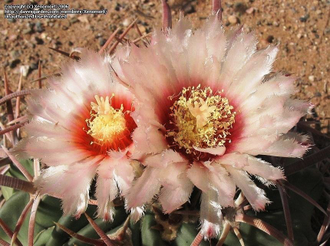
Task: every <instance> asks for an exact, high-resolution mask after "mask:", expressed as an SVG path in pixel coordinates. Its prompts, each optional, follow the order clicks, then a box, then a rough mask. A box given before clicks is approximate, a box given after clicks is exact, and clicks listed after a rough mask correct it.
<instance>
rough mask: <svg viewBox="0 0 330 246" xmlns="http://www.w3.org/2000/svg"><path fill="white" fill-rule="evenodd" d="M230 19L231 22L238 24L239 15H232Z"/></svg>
mask: <svg viewBox="0 0 330 246" xmlns="http://www.w3.org/2000/svg"><path fill="white" fill-rule="evenodd" d="M228 21H229V23H230V24H236V23H237V17H236V16H235V15H230V16H229V17H228Z"/></svg>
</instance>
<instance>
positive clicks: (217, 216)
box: [200, 190, 222, 239]
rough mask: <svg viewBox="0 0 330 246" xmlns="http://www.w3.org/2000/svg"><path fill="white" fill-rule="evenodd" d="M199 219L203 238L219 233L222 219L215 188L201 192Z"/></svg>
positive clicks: (212, 236)
mask: <svg viewBox="0 0 330 246" xmlns="http://www.w3.org/2000/svg"><path fill="white" fill-rule="evenodd" d="M201 200H202V202H201V208H200V209H201V212H200V221H201V224H202V228H201V233H202V235H203V236H204V238H205V239H209V238H214V237H216V236H217V235H218V234H219V233H220V225H221V220H222V213H221V207H220V205H219V204H218V202H217V201H218V200H219V198H218V195H217V192H216V191H215V190H209V191H208V192H203V193H202V198H201Z"/></svg>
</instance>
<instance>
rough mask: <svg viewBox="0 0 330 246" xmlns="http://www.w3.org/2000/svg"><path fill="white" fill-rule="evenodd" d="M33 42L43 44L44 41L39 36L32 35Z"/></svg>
mask: <svg viewBox="0 0 330 246" xmlns="http://www.w3.org/2000/svg"><path fill="white" fill-rule="evenodd" d="M34 42H35V43H36V44H43V43H44V41H43V40H42V39H41V38H39V37H34Z"/></svg>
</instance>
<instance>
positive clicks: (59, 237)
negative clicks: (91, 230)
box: [46, 206, 96, 246]
mask: <svg viewBox="0 0 330 246" xmlns="http://www.w3.org/2000/svg"><path fill="white" fill-rule="evenodd" d="M95 212H96V206H88V208H87V211H86V213H87V214H88V215H90V216H93V214H94V213H95ZM57 223H59V224H61V225H63V226H65V227H66V228H69V229H70V230H72V231H79V230H80V229H82V228H83V227H85V226H86V225H87V224H88V220H87V219H86V217H85V216H84V215H82V216H80V218H79V219H75V218H74V217H73V216H62V217H61V218H60V219H59V220H58V221H57ZM69 239H70V236H69V235H68V234H67V233H66V232H64V231H63V230H61V229H60V228H59V227H58V226H56V227H55V228H54V230H53V232H52V235H51V237H50V239H49V241H48V242H47V244H46V245H47V246H57V245H63V243H65V242H67V241H68V240H69Z"/></svg>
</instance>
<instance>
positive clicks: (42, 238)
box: [33, 226, 55, 246]
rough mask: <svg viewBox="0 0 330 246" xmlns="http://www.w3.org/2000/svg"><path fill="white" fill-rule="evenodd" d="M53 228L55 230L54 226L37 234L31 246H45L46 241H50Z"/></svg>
mask: <svg viewBox="0 0 330 246" xmlns="http://www.w3.org/2000/svg"><path fill="white" fill-rule="evenodd" d="M54 228H55V226H52V227H49V228H48V229H46V230H42V231H41V232H39V234H38V235H36V236H35V237H34V243H33V246H43V245H46V243H47V242H48V240H49V239H50V237H51V235H52V232H53V230H54Z"/></svg>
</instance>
